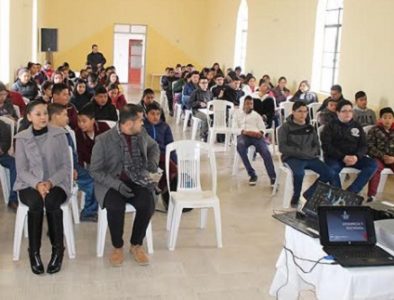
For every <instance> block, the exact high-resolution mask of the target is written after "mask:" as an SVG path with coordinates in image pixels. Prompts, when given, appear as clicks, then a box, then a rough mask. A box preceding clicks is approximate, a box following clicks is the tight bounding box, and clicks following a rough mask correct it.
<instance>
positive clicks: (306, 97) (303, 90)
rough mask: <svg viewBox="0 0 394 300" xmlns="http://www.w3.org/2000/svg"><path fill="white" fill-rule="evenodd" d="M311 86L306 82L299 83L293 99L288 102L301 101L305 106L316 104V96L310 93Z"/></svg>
mask: <svg viewBox="0 0 394 300" xmlns="http://www.w3.org/2000/svg"><path fill="white" fill-rule="evenodd" d="M310 89H311V86H310V84H309V82H308V81H307V80H303V81H301V82H300V85H299V86H298V90H297V92H295V94H294V96H293V98H291V99H290V101H293V102H295V101H303V102H305V103H306V104H307V105H308V104H311V103H315V102H318V98H317V94H316V93H314V92H311V91H310Z"/></svg>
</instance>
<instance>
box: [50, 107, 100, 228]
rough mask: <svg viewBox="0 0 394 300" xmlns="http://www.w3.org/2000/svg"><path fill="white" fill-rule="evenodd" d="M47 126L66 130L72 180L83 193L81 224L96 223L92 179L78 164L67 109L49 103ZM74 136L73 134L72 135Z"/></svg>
mask: <svg viewBox="0 0 394 300" xmlns="http://www.w3.org/2000/svg"><path fill="white" fill-rule="evenodd" d="M48 115H49V120H50V122H49V124H50V125H51V126H52V127H57V128H63V129H65V130H66V136H67V141H68V144H69V146H70V147H71V149H72V152H73V168H74V169H73V173H74V180H75V181H76V183H77V184H78V189H79V190H80V191H83V192H84V193H85V206H84V208H83V209H82V211H81V215H80V220H81V222H89V221H92V222H97V207H98V206H97V201H96V197H95V196H94V188H93V178H92V177H91V176H90V175H89V172H88V171H87V170H86V169H85V168H83V167H82V165H80V164H79V163H78V155H77V149H76V145H75V144H74V141H73V138H72V136H71V133H70V131H68V129H67V124H68V115H67V109H66V108H65V107H64V106H63V105H60V104H57V103H51V104H49V105H48ZM72 134H74V133H72Z"/></svg>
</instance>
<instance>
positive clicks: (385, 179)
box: [377, 174, 388, 194]
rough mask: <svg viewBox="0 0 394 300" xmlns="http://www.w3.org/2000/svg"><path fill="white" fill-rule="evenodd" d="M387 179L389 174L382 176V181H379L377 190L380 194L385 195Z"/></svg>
mask: <svg viewBox="0 0 394 300" xmlns="http://www.w3.org/2000/svg"><path fill="white" fill-rule="evenodd" d="M387 177H388V175H387V174H381V175H380V181H379V184H378V188H377V192H378V194H380V193H383V190H384V186H385V185H386V181H387Z"/></svg>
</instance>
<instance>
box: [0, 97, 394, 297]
mask: <svg viewBox="0 0 394 300" xmlns="http://www.w3.org/2000/svg"><path fill="white" fill-rule="evenodd" d="M130 96H131V97H130ZM133 96H134V97H133ZM129 98H130V99H135V100H137V99H138V98H139V97H138V96H137V95H135V94H134V95H133V94H129ZM135 100H134V101H133V102H135ZM169 119H170V123H171V124H172V127H173V129H174V135H175V137H176V139H180V138H182V137H185V136H184V135H183V133H182V132H181V126H176V125H174V124H173V120H172V119H171V118H169ZM189 136H190V129H188V131H187V132H186V137H189ZM232 160H233V152H232V151H231V152H227V153H224V152H218V153H217V165H218V193H219V197H220V200H221V210H222V225H223V248H222V249H217V248H216V247H215V245H216V238H215V231H214V226H213V225H214V224H213V220H212V218H213V216H212V214H210V215H209V219H208V226H207V228H206V229H205V230H201V229H198V221H199V214H198V211H196V210H194V211H192V212H190V213H186V214H184V215H183V217H182V222H181V228H180V232H179V237H178V241H177V247H176V249H175V251H174V252H170V251H168V250H167V248H166V237H167V232H166V230H165V221H166V215H165V214H164V213H160V212H157V213H156V214H155V215H154V217H153V233H154V249H155V253H154V254H153V255H152V256H151V264H150V265H149V266H147V267H140V266H138V265H137V264H136V263H135V262H134V261H133V260H132V259H131V256H130V255H129V254H128V253H127V255H126V258H127V259H126V260H125V262H124V264H123V266H122V267H120V268H112V267H110V265H109V263H108V259H107V255H108V253H109V251H110V250H111V245H110V240H109V232H107V242H106V248H105V257H104V258H97V257H96V254H95V251H96V250H95V249H96V224H93V223H83V224H79V225H76V226H75V237H76V247H77V257H76V259H74V260H70V259H68V257H67V256H66V257H65V259H64V265H63V269H62V271H61V272H60V273H58V274H56V275H53V276H49V275H44V276H36V275H33V274H32V273H31V271H30V268H29V262H28V257H27V251H26V249H27V240H26V239H24V240H23V242H22V251H21V259H20V261H18V262H13V261H12V253H11V252H12V241H13V230H14V222H15V214H14V213H12V212H10V211H8V210H7V209H6V208H5V206H4V201H3V200H2V199H0V245H1V252H0V299H10V300H11V299H58V300H60V299H75V300H77V299H144V300H148V299H149V300H150V299H152V300H153V299H154V300H167V299H168V300H175V299H182V300H183V299H185V300H187V299H193V300H197V299H200V300H208V299H209V300H210V299H215V300H219V299H225V300H238V299H243V300H253V299H271V297H270V296H269V295H268V289H269V286H270V283H271V280H272V278H273V274H274V272H275V262H276V259H277V257H278V255H279V252H280V249H281V244H282V241H283V226H282V224H280V223H279V222H277V221H275V220H274V219H273V218H272V217H271V215H272V210H273V207H276V206H279V205H280V203H281V202H280V201H281V195H282V194H281V191H280V192H279V194H278V195H277V196H276V197H274V198H271V196H270V195H271V188H270V187H269V181H268V178H267V176H266V175H264V172H263V170H264V167H263V163H262V161H261V159H259V158H258V159H257V160H256V162H255V163H254V165H255V166H256V168H257V169H258V170H259V171H258V173H259V181H258V184H257V186H255V187H249V186H248V184H247V183H248V182H247V181H248V178H247V176H246V172H245V170H244V169H242V168H240V171H239V173H238V174H237V176H231V171H232ZM276 162H277V160H276ZM204 175H205V176H204V178H205V180H206V181H208V180H207V179H206V178H209V174H206V172H204ZM282 186H283V185H282ZM393 186H394V185H393V182H392V180H390V183H389V185H388V186H387V187H386V194H385V195H384V197H386V198H388V197H391V199H392V198H393V195H394V191H393ZM388 191H390V193H388ZM130 229H131V218H130V216H127V220H126V228H125V236H124V237H125V241H127V240H128V239H129V236H130ZM44 232H45V230H44ZM126 250H127V249H125V252H126ZM49 255H50V245H49V240H48V238H47V237H46V236H45V235H44V236H43V245H42V256H43V260H44V261H45V262H47V261H48V260H49ZM301 298H302V299H314V294H313V293H312V292H305V293H303V295H302V297H301Z"/></svg>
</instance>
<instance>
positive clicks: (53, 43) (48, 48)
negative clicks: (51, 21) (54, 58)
mask: <svg viewBox="0 0 394 300" xmlns="http://www.w3.org/2000/svg"><path fill="white" fill-rule="evenodd" d="M56 51H57V28H41V52H56Z"/></svg>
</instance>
